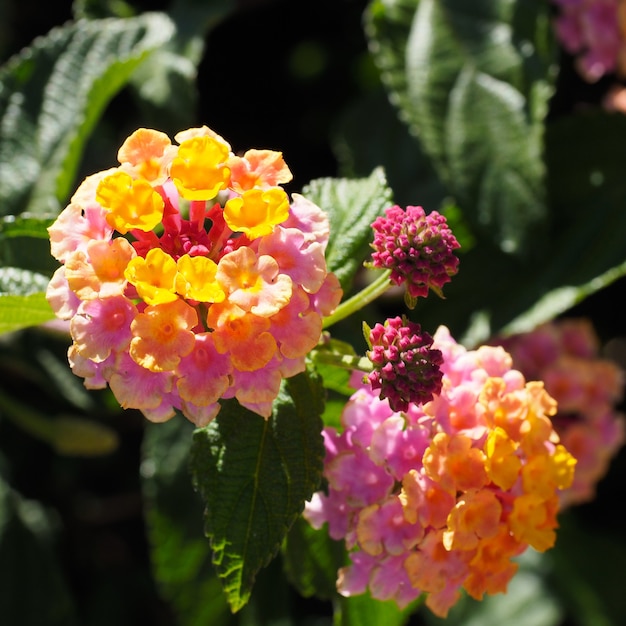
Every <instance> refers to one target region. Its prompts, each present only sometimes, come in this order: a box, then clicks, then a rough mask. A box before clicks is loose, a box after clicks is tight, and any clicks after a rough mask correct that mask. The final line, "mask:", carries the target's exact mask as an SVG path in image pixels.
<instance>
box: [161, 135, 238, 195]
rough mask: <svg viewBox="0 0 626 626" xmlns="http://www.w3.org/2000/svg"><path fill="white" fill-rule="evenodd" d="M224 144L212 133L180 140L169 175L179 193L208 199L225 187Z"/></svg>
mask: <svg viewBox="0 0 626 626" xmlns="http://www.w3.org/2000/svg"><path fill="white" fill-rule="evenodd" d="M229 156H230V151H229V149H228V145H227V144H225V143H224V142H222V141H220V140H219V139H217V138H215V137H211V136H209V135H201V136H197V137H192V138H191V139H187V140H186V141H183V143H181V144H180V146H179V148H178V155H177V156H176V157H175V158H174V159H173V161H172V165H171V167H170V176H171V178H172V180H173V181H174V184H175V185H176V188H177V189H178V191H179V193H180V195H181V196H182V197H183V198H186V199H187V200H210V199H211V198H214V197H215V196H216V195H217V193H218V192H219V191H222V190H223V189H226V188H227V187H228V183H229V180H230V169H229V168H228V167H227V166H226V162H227V160H228V158H229Z"/></svg>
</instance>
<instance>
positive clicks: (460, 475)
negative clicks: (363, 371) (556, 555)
mask: <svg viewBox="0 0 626 626" xmlns="http://www.w3.org/2000/svg"><path fill="white" fill-rule="evenodd" d="M432 345H433V349H436V350H440V351H441V354H442V357H443V361H442V363H441V366H440V367H441V371H442V372H443V377H442V387H441V391H440V393H439V394H438V395H435V396H434V397H433V399H432V400H431V401H429V402H427V403H425V404H423V405H418V404H415V403H412V404H410V405H409V406H408V408H407V410H406V411H403V412H394V411H393V410H392V409H391V408H390V406H389V402H388V400H387V399H381V398H380V396H379V394H378V392H377V391H373V390H372V388H371V386H370V385H368V384H366V383H364V382H362V381H363V379H362V376H361V375H360V374H359V373H355V376H354V379H353V380H354V383H355V387H357V386H358V388H357V391H356V392H355V393H354V395H353V396H352V397H351V399H350V401H349V402H348V404H347V405H346V407H345V409H344V411H343V413H342V430H341V431H338V430H336V429H334V428H331V427H328V428H326V429H325V430H324V439H325V445H326V460H325V470H324V475H325V478H326V481H327V484H328V487H327V489H326V490H325V491H319V492H317V493H316V494H314V496H313V498H312V500H311V502H310V503H309V504H307V507H306V509H305V517H306V518H307V519H308V521H309V522H310V523H311V524H312V525H313V526H314V527H316V528H321V527H322V526H323V525H324V524H328V530H329V534H330V536H331V537H332V538H334V539H345V543H346V546H347V548H348V549H349V551H350V558H351V563H350V565H349V566H347V567H345V568H343V569H342V570H340V572H339V578H338V583H337V586H338V590H339V592H340V593H342V594H343V595H346V596H351V595H356V594H361V593H364V592H365V591H366V590H368V589H369V591H370V593H371V595H372V596H373V597H374V598H377V599H380V600H389V599H393V600H395V601H396V602H397V603H398V605H400V606H401V607H404V606H407V605H408V604H409V603H410V602H411V601H413V600H414V599H416V598H417V597H418V596H420V595H421V594H422V593H423V594H426V597H427V599H426V604H427V606H429V607H430V609H431V610H432V611H433V612H434V613H435V614H437V615H439V616H441V617H444V616H445V615H446V614H447V612H448V610H449V609H450V607H451V606H453V605H454V604H455V602H456V601H457V599H458V598H459V596H460V590H461V589H462V588H463V589H465V590H466V591H467V593H469V594H470V595H471V596H472V597H474V598H477V599H480V598H482V597H483V595H484V594H485V593H487V594H494V593H498V592H504V591H506V589H507V585H508V582H509V581H510V579H511V578H512V577H513V575H514V574H515V572H516V569H517V565H516V563H515V562H514V561H513V560H512V559H513V557H515V556H517V555H519V554H521V553H522V552H523V551H525V550H526V549H527V548H528V547H529V546H532V547H533V548H535V549H536V550H538V551H545V550H547V549H548V548H550V547H551V546H552V545H553V544H554V542H555V529H556V528H557V519H556V516H557V512H558V510H559V493H560V492H561V491H562V490H564V489H567V488H568V487H569V486H570V485H571V483H572V480H573V475H574V468H575V464H576V460H575V459H574V458H573V457H572V455H571V454H570V453H569V452H568V451H567V449H566V448H565V447H564V446H563V445H562V443H560V441H559V436H558V435H557V433H556V431H555V429H554V428H553V425H552V422H551V419H550V418H551V417H552V416H553V415H554V414H555V412H556V402H555V401H554V399H553V398H552V397H551V396H550V395H548V393H547V392H546V390H545V389H544V386H543V383H541V382H527V381H526V379H525V378H524V376H523V375H522V374H521V373H520V372H519V371H517V370H514V369H512V360H511V357H510V355H509V354H508V353H507V352H506V351H505V350H504V349H503V348H502V347H495V346H482V347H480V348H478V349H477V350H466V349H465V348H464V347H463V346H461V345H459V344H457V343H456V342H455V341H454V339H453V338H452V337H451V336H450V333H449V331H448V329H447V328H445V327H440V328H439V329H438V330H437V332H436V333H435V335H434V342H433V344H432Z"/></svg>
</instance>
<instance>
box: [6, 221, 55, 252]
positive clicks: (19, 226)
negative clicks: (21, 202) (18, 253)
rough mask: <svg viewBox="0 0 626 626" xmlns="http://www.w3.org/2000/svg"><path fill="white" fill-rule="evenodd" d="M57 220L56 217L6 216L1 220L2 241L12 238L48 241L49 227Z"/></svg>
mask: <svg viewBox="0 0 626 626" xmlns="http://www.w3.org/2000/svg"><path fill="white" fill-rule="evenodd" d="M55 218H56V215H49V216H45V215H42V216H37V215H29V214H28V213H23V214H22V215H17V216H16V215H5V216H4V217H1V218H0V241H2V240H3V239H10V238H12V237H34V238H37V239H48V236H49V235H48V226H50V225H51V224H52V222H53V221H54V219H55ZM3 246H4V243H3Z"/></svg>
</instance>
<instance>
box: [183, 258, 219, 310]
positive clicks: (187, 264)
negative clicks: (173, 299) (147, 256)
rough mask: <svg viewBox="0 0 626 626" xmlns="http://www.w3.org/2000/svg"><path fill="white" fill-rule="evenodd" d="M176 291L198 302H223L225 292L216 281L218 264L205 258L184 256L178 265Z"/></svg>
mask: <svg viewBox="0 0 626 626" xmlns="http://www.w3.org/2000/svg"><path fill="white" fill-rule="evenodd" d="M176 266H177V269H178V273H177V274H176V291H177V292H178V293H179V294H180V295H181V296H182V297H183V298H189V299H191V300H196V301H198V302H222V300H224V298H225V297H226V294H225V293H224V290H223V289H222V288H221V287H220V285H219V283H217V282H216V280H215V272H216V271H217V263H215V262H214V261H212V260H211V259H208V258H206V257H203V256H194V257H191V256H189V255H188V254H184V255H183V256H181V257H180V258H179V259H178V262H177V264H176Z"/></svg>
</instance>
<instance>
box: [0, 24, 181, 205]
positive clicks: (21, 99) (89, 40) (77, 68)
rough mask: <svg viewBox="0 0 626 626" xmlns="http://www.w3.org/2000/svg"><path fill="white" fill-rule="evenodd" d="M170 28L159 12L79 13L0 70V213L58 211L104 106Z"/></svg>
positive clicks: (167, 33) (168, 33) (169, 31)
mask: <svg viewBox="0 0 626 626" xmlns="http://www.w3.org/2000/svg"><path fill="white" fill-rule="evenodd" d="M173 33H174V26H173V24H172V22H171V20H170V19H169V18H168V17H167V16H166V15H165V14H158V13H145V14H143V15H141V16H138V17H134V18H128V19H115V18H111V19H103V20H93V21H90V20H79V21H78V22H76V23H71V24H68V25H66V26H63V27H60V28H56V29H53V30H52V31H51V32H50V33H49V34H48V35H47V36H45V37H42V38H40V39H37V40H36V41H35V42H34V43H33V44H32V45H31V46H30V47H29V48H26V49H25V50H24V51H22V52H21V53H20V54H19V55H18V56H16V57H14V58H12V59H11V60H9V62H8V63H7V64H6V65H5V66H4V67H3V68H1V69H0V129H1V131H2V135H1V136H2V141H1V142H0V207H1V208H0V211H1V212H2V214H4V215H7V214H19V213H22V212H24V211H29V212H31V213H33V214H38V215H41V214H46V213H56V212H58V210H59V207H60V203H61V202H62V201H64V200H65V199H66V198H67V196H68V195H69V193H70V189H71V186H72V185H73V182H74V176H75V173H76V169H77V167H78V163H79V159H80V157H81V154H82V149H83V146H84V144H85V141H86V139H87V137H88V135H89V133H90V131H91V129H92V128H93V126H94V125H95V123H96V121H97V120H98V118H99V117H100V114H101V113H102V111H103V110H104V107H105V106H106V105H107V103H108V102H109V101H110V100H111V98H112V97H113V96H114V95H115V94H116V93H117V91H119V89H120V88H121V87H122V86H123V85H124V84H125V83H126V82H127V81H128V79H129V77H130V76H131V74H132V72H133V71H134V70H135V69H136V68H137V67H138V66H139V64H140V63H141V62H142V61H143V60H144V59H145V58H146V57H147V55H149V54H150V52H151V51H154V50H156V49H158V48H159V47H160V46H162V45H163V44H164V43H165V42H167V41H168V40H169V39H170V38H171V37H172V35H173ZM70 94H71V97H70Z"/></svg>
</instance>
